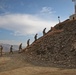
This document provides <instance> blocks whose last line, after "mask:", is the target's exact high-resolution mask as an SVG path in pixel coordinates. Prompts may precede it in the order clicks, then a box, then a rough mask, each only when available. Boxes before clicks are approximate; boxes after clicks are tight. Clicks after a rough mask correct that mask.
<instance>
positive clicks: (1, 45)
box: [0, 45, 3, 56]
mask: <svg viewBox="0 0 76 75" xmlns="http://www.w3.org/2000/svg"><path fill="white" fill-rule="evenodd" d="M0 48H1V56H2V50H3V46H2V45H1V47H0Z"/></svg>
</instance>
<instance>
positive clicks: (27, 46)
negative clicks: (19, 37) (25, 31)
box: [27, 39, 30, 47]
mask: <svg viewBox="0 0 76 75" xmlns="http://www.w3.org/2000/svg"><path fill="white" fill-rule="evenodd" d="M29 42H30V39H28V40H27V47H28V46H29Z"/></svg>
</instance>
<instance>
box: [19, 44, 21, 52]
mask: <svg viewBox="0 0 76 75" xmlns="http://www.w3.org/2000/svg"><path fill="white" fill-rule="evenodd" d="M21 50H22V43H21V44H20V45H19V52H20V51H21Z"/></svg>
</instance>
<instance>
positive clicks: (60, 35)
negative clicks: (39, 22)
mask: <svg viewBox="0 0 76 75" xmlns="http://www.w3.org/2000/svg"><path fill="white" fill-rule="evenodd" d="M25 53H26V55H27V57H28V59H30V61H31V62H32V63H34V62H36V63H35V64H40V65H43V64H45V66H47V65H49V66H56V67H71V68H75V67H76V20H69V19H67V20H66V21H64V22H62V23H59V24H57V25H55V26H54V27H52V28H51V30H49V31H48V32H47V33H46V35H44V36H42V37H40V38H39V39H38V40H37V41H35V42H33V43H32V44H31V45H30V46H29V47H27V48H25ZM33 61H34V62H33Z"/></svg>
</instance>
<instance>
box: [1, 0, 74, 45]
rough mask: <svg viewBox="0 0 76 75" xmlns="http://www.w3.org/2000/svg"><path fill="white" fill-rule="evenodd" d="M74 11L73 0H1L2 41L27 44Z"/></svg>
mask: <svg viewBox="0 0 76 75" xmlns="http://www.w3.org/2000/svg"><path fill="white" fill-rule="evenodd" d="M73 13H74V3H73V2H72V0H0V43H8V44H18V45H19V44H20V43H23V45H26V41H27V40H28V39H31V41H30V42H31V43H32V41H33V40H34V38H33V37H34V35H35V34H36V33H38V38H39V37H41V36H42V31H43V29H44V28H45V27H46V28H47V29H46V32H47V31H48V30H50V28H51V27H53V26H54V25H56V24H57V23H58V18H57V17H58V16H60V20H61V21H64V20H66V19H68V18H69V16H70V15H72V14H73Z"/></svg>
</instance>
